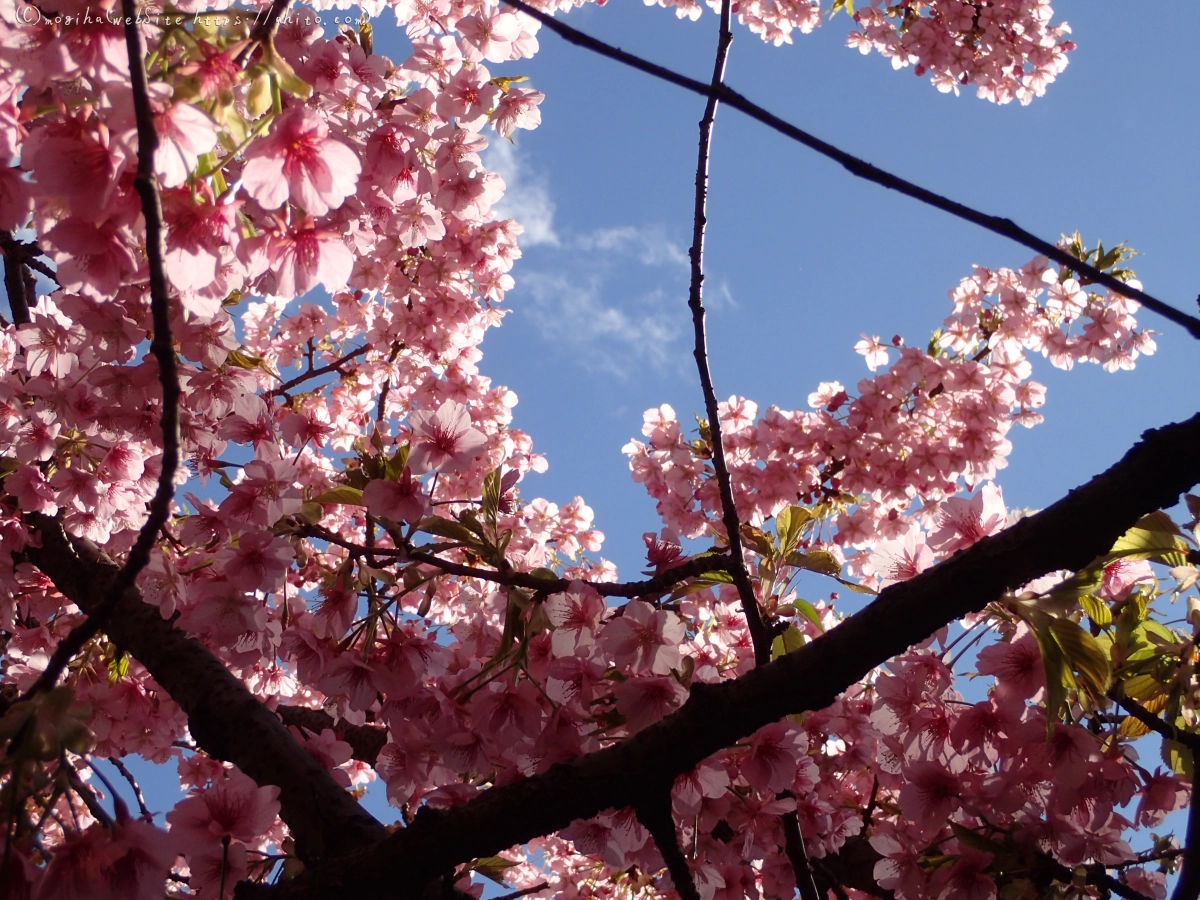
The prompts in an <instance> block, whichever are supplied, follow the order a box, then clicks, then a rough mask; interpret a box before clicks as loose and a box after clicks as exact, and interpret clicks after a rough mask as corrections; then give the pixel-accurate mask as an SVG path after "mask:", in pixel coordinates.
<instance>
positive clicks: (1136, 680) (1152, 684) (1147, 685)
mask: <svg viewBox="0 0 1200 900" xmlns="http://www.w3.org/2000/svg"><path fill="white" fill-rule="evenodd" d="M1121 687H1122V689H1123V690H1124V691H1125V693H1126V694H1127V695H1128V696H1129V697H1131V698H1132V699H1134V700H1136V701H1138V702H1139V703H1143V704H1144V703H1146V702H1147V701H1149V700H1153V699H1154V698H1155V697H1159V696H1161V695H1162V694H1164V693H1166V690H1167V688H1166V685H1164V684H1163V683H1162V681H1161V680H1160V679H1158V678H1155V677H1154V676H1153V675H1134V676H1133V677H1132V678H1126V679H1125V680H1124V681H1122V682H1121Z"/></svg>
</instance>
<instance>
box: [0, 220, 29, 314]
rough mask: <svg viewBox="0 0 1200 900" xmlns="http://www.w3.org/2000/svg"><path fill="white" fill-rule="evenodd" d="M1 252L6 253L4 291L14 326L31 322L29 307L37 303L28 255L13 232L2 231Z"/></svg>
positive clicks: (0, 233)
mask: <svg viewBox="0 0 1200 900" xmlns="http://www.w3.org/2000/svg"><path fill="white" fill-rule="evenodd" d="M0 251H3V253H4V290H5V292H6V293H7V294H8V308H9V309H10V310H11V311H12V319H13V324H14V325H25V324H27V323H28V322H29V307H31V306H33V305H34V304H36V303H37V296H36V291H35V290H34V281H33V276H32V275H30V273H29V270H28V269H27V268H26V262H27V255H26V253H25V251H24V248H23V247H22V246H21V243H20V242H19V241H18V240H17V239H16V238H14V237H13V236H12V232H11V231H0Z"/></svg>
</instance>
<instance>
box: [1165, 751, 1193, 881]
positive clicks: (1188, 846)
mask: <svg viewBox="0 0 1200 900" xmlns="http://www.w3.org/2000/svg"><path fill="white" fill-rule="evenodd" d="M1195 758H1196V753H1195V751H1194V750H1193V751H1192V760H1193V763H1194V761H1195ZM1182 861H1183V869H1182V870H1181V871H1180V873H1179V880H1178V881H1177V882H1175V891H1174V893H1172V894H1171V900H1196V898H1197V897H1200V804H1198V803H1197V802H1196V786H1195V783H1193V784H1192V794H1191V798H1190V803H1189V806H1188V821H1187V835H1186V837H1185V840H1184V853H1183V860H1182Z"/></svg>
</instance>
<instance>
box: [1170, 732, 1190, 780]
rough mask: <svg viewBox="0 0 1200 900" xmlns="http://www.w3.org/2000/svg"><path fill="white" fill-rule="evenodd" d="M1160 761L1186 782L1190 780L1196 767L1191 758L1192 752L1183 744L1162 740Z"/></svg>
mask: <svg viewBox="0 0 1200 900" xmlns="http://www.w3.org/2000/svg"><path fill="white" fill-rule="evenodd" d="M1162 760H1163V762H1165V763H1166V764H1167V765H1168V766H1170V767H1171V771H1172V772H1174V773H1175V774H1176V775H1182V776H1183V777H1184V778H1185V779H1186V780H1188V781H1191V780H1192V775H1193V772H1194V771H1195V767H1196V765H1195V761H1194V759H1193V758H1192V751H1190V750H1188V749H1187V748H1186V747H1185V746H1183V744H1181V743H1179V742H1178V741H1172V740H1169V739H1167V738H1163V742H1162Z"/></svg>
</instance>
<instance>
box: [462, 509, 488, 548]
mask: <svg viewBox="0 0 1200 900" xmlns="http://www.w3.org/2000/svg"><path fill="white" fill-rule="evenodd" d="M458 521H459V522H461V523H462V524H463V525H465V526H466V527H467V528H469V529H470V530H471V531H472V532H474V533H475V534H476V535H478V536H479V538H480V540H487V538H486V537H485V536H484V533H483V525H482V523H480V521H479V516H477V515H475V510H473V509H464V510H463V511H462V512H460V513H459V514H458Z"/></svg>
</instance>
